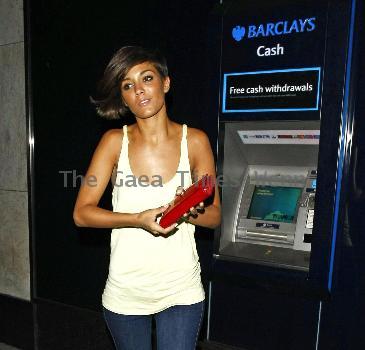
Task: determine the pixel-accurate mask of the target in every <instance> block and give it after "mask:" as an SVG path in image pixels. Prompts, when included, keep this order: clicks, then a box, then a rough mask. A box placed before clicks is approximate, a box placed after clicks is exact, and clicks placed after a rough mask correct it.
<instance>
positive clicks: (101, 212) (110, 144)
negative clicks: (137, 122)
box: [73, 129, 174, 234]
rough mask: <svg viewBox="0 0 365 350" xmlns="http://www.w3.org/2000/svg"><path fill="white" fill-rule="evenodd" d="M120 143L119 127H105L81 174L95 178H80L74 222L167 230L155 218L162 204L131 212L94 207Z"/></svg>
mask: <svg viewBox="0 0 365 350" xmlns="http://www.w3.org/2000/svg"><path fill="white" fill-rule="evenodd" d="M121 145H122V135H121V132H120V130H117V129H113V130H109V131H107V132H106V133H105V134H104V135H103V137H102V138H101V140H100V142H99V144H98V146H97V148H96V150H95V152H94V155H93V157H92V160H91V163H90V166H89V169H88V171H87V173H86V175H85V179H86V180H87V179H90V178H91V176H92V177H93V179H95V181H84V182H83V184H82V185H81V188H80V191H79V194H78V196H77V200H76V204H75V208H74V212H73V218H74V221H75V224H76V225H77V226H80V227H100V228H118V227H141V228H144V229H146V230H147V231H150V232H153V233H155V234H159V233H161V234H166V233H168V232H170V231H171V230H172V229H173V228H174V226H170V227H168V228H166V229H163V228H162V227H161V226H160V225H158V224H157V223H156V222H155V220H156V216H157V215H159V214H160V213H162V212H163V211H164V210H165V209H166V208H164V207H160V208H156V209H150V210H146V211H143V212H141V213H133V214H129V213H117V212H112V211H110V210H106V209H102V208H99V207H98V204H99V201H100V198H101V196H102V195H103V193H104V191H105V188H106V187H107V185H108V182H109V180H110V176H111V173H112V171H113V168H114V166H115V164H116V163H117V161H118V157H119V153H120V149H121Z"/></svg>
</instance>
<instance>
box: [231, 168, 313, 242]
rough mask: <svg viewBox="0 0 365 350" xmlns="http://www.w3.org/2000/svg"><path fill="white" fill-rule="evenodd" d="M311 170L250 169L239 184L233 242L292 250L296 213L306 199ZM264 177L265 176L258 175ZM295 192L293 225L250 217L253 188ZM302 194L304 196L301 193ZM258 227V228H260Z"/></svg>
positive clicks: (291, 223)
mask: <svg viewBox="0 0 365 350" xmlns="http://www.w3.org/2000/svg"><path fill="white" fill-rule="evenodd" d="M311 171H312V169H308V168H306V167H303V168H302V167H283V166H280V167H278V166H274V167H264V166H250V167H249V168H248V171H247V176H245V181H244V182H243V183H242V187H241V190H240V196H239V197H238V203H237V214H236V222H235V229H234V232H233V234H234V237H233V239H232V241H235V242H246V243H255V244H263V245H271V246H276V247H285V248H286V247H288V248H292V247H293V245H294V238H295V232H296V226H297V225H296V224H297V220H296V218H297V213H298V209H299V206H300V204H301V203H303V201H304V198H305V183H306V179H307V176H308V173H310V172H311ZM260 174H265V177H263V176H260ZM257 186H262V188H265V187H266V188H272V189H276V188H284V189H289V188H293V189H296V190H297V191H296V192H297V193H298V201H297V204H296V208H295V214H294V217H293V221H292V222H283V221H281V222H280V221H277V220H276V221H270V220H268V219H266V220H263V219H261V220H260V219H253V218H249V217H248V214H249V209H250V206H251V200H252V198H253V194H254V191H255V188H259V187H257ZM303 192H304V193H303ZM288 221H290V220H288ZM260 225H261V226H260Z"/></svg>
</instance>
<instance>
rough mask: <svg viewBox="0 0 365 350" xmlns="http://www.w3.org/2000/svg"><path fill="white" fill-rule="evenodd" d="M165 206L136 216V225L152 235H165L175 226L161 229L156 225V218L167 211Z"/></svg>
mask: <svg viewBox="0 0 365 350" xmlns="http://www.w3.org/2000/svg"><path fill="white" fill-rule="evenodd" d="M167 207H168V206H167V205H166V206H163V207H159V208H155V209H148V210H145V211H142V212H141V213H139V214H137V225H138V227H140V228H143V229H144V230H146V231H149V232H151V233H152V234H154V235H167V234H168V233H170V232H171V231H172V230H174V229H175V227H176V226H177V224H172V225H170V226H169V227H166V228H162V227H161V226H160V225H159V224H158V223H157V221H156V220H157V218H158V217H159V216H161V214H162V213H163V212H164V211H165V210H166V209H167Z"/></svg>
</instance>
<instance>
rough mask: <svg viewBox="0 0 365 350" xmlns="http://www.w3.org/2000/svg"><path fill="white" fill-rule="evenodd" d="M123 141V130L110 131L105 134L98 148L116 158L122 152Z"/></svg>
mask: <svg viewBox="0 0 365 350" xmlns="http://www.w3.org/2000/svg"><path fill="white" fill-rule="evenodd" d="M122 140H123V129H110V130H108V131H106V132H105V133H104V134H103V136H102V137H101V140H100V142H99V144H98V147H97V148H98V150H99V151H101V152H103V153H104V152H107V153H108V154H109V155H113V156H115V157H116V156H117V155H118V154H119V152H120V148H121V146H122Z"/></svg>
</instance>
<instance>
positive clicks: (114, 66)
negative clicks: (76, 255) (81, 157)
mask: <svg viewBox="0 0 365 350" xmlns="http://www.w3.org/2000/svg"><path fill="white" fill-rule="evenodd" d="M169 88H170V79H169V76H168V70H167V66H166V62H165V59H164V58H163V57H161V56H160V55H159V54H158V53H156V52H153V51H149V50H146V49H144V48H141V47H133V46H127V47H123V48H121V49H120V50H119V51H117V52H116V54H115V55H114V56H113V58H112V59H111V61H110V62H109V64H108V66H107V68H106V70H105V72H104V76H103V78H102V80H101V82H100V91H101V93H102V95H103V98H102V99H99V100H97V101H95V100H93V102H94V103H95V104H96V105H97V111H98V113H99V114H100V115H102V116H104V117H109V118H117V117H119V115H123V114H125V113H126V111H128V110H129V111H131V112H132V113H133V114H134V116H135V118H136V123H135V124H133V125H130V126H128V127H127V126H126V125H125V126H124V127H123V129H122V130H120V129H114V130H110V131H108V132H106V133H105V134H104V136H103V137H102V139H101V141H100V143H99V145H98V147H97V148H96V150H95V153H94V155H93V158H92V160H91V163H90V166H89V169H88V171H87V174H86V178H89V177H91V176H94V177H95V178H96V182H93V186H90V185H88V182H86V181H85V182H84V184H83V185H82V187H81V189H80V192H79V195H78V198H77V201H76V205H75V209H74V220H75V223H76V225H77V226H87V227H104V228H112V229H113V230H112V235H111V255H110V266H109V276H108V280H107V282H106V286H105V290H104V293H103V298H102V300H103V307H104V315H105V319H106V322H107V325H108V327H109V329H110V331H111V334H112V336H113V339H114V342H115V345H116V347H117V349H131V350H139V349H143V350H145V349H150V348H151V320H152V317H154V318H155V320H156V335H157V346H158V349H161V350H162V349H166V350H167V349H169V350H171V349H174V350H180V349H181V350H192V349H195V345H196V340H197V337H198V333H199V328H200V323H201V319H202V315H203V302H204V291H203V288H202V284H201V279H200V265H199V259H198V255H197V252H196V247H195V240H194V229H195V226H194V225H200V226H205V227H210V228H214V227H216V226H217V225H219V223H220V201H219V195H218V190H217V188H216V190H215V194H214V198H213V201H212V204H210V205H208V206H206V207H205V208H204V210H203V213H198V212H199V210H197V209H199V208H191V210H190V212H189V213H187V215H186V216H185V220H184V221H183V222H181V223H179V225H177V224H174V225H171V226H170V227H167V228H166V229H163V228H162V227H161V226H160V225H159V224H158V218H159V217H160V216H161V214H162V213H163V211H164V210H165V209H166V203H168V202H170V201H171V200H173V199H174V197H175V195H176V189H177V188H179V187H180V188H181V187H183V188H186V187H188V186H189V185H190V184H191V183H192V174H194V176H195V177H197V178H200V177H201V176H202V175H204V174H210V175H213V176H215V167H214V159H213V154H212V150H211V147H210V144H209V140H208V138H207V136H206V135H205V134H204V133H203V132H202V131H200V130H197V129H193V128H187V126H186V125H183V126H182V125H179V124H177V123H175V122H173V121H171V120H170V119H169V117H168V115H167V111H166V104H165V94H166V93H167V92H168V91H169ZM113 171H114V173H115V172H116V178H115V185H114V189H113V212H111V211H108V210H105V209H102V208H99V207H98V203H99V200H100V198H101V196H102V194H103V193H104V190H105V188H106V186H107V184H108V182H109V180H110V178H111V174H112V173H113ZM180 192H181V191H180Z"/></svg>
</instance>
